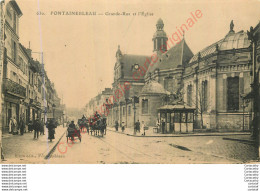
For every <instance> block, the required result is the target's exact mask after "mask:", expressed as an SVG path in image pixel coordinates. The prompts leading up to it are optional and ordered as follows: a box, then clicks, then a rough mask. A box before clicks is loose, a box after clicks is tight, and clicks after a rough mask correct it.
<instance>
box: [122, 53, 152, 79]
mask: <svg viewBox="0 0 260 191" xmlns="http://www.w3.org/2000/svg"><path fill="white" fill-rule="evenodd" d="M146 58H149V57H148V56H143V55H131V54H123V55H122V57H121V59H120V63H121V64H123V68H122V71H123V74H124V77H125V78H133V75H134V72H136V70H135V69H134V65H135V64H138V65H139V67H140V66H142V67H143V68H145V66H144V64H145V60H146ZM143 78H144V77H140V79H143Z"/></svg>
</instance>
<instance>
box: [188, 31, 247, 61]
mask: <svg viewBox="0 0 260 191" xmlns="http://www.w3.org/2000/svg"><path fill="white" fill-rule="evenodd" d="M217 46H218V49H219V50H220V51H224V50H232V49H240V48H248V47H249V46H250V41H249V40H248V36H247V33H246V32H244V31H239V32H237V33H235V32H232V31H230V32H229V33H228V34H227V35H226V36H225V38H223V39H221V40H219V41H217V42H215V43H213V44H211V45H210V46H208V47H206V48H204V49H202V50H201V51H200V52H198V53H197V54H195V55H194V56H193V57H192V58H191V60H190V62H189V63H192V62H194V61H197V60H198V55H199V54H200V55H201V58H203V57H206V56H208V55H210V54H212V53H215V52H216V51H217Z"/></svg>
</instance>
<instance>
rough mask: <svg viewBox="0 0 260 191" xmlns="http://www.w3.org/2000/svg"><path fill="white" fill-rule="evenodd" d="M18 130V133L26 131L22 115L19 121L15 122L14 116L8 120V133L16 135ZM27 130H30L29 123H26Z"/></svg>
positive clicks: (21, 133)
mask: <svg viewBox="0 0 260 191" xmlns="http://www.w3.org/2000/svg"><path fill="white" fill-rule="evenodd" d="M19 131H20V135H23V134H24V133H26V124H25V118H24V117H23V116H21V117H20V120H19V122H17V120H16V118H15V117H13V118H11V119H10V120H9V134H13V135H18V134H19ZM28 132H30V130H29V124H28Z"/></svg>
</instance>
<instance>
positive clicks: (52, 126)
mask: <svg viewBox="0 0 260 191" xmlns="http://www.w3.org/2000/svg"><path fill="white" fill-rule="evenodd" d="M47 128H48V139H50V141H51V142H52V139H55V137H54V134H55V128H56V124H55V122H54V120H53V119H51V120H50V122H49V123H48V124H47Z"/></svg>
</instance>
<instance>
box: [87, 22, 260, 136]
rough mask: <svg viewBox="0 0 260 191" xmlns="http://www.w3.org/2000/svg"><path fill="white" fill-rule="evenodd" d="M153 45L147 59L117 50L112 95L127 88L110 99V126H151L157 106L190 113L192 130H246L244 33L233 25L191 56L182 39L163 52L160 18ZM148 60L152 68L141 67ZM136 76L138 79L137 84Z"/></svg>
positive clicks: (248, 59)
mask: <svg viewBox="0 0 260 191" xmlns="http://www.w3.org/2000/svg"><path fill="white" fill-rule="evenodd" d="M258 25H259V24H258ZM258 25H257V27H255V28H256V29H255V31H259V26H258ZM152 41H153V49H154V54H153V56H152V57H151V56H139V55H129V54H123V53H122V51H121V50H120V47H119V48H118V50H117V52H116V63H115V67H114V83H113V88H112V89H113V90H112V94H113V92H115V91H116V89H117V88H118V87H119V86H122V85H123V84H124V83H126V82H127V83H129V84H130V88H129V89H128V90H127V91H125V92H124V94H123V96H120V98H119V99H118V100H115V99H113V100H114V101H113V102H114V103H113V104H111V105H110V106H111V107H110V112H109V114H108V116H107V118H108V125H109V126H113V125H114V124H115V121H118V122H119V124H121V123H122V122H124V123H125V124H126V126H127V127H131V128H133V126H134V125H133V124H134V122H136V121H137V120H139V121H140V122H141V121H144V122H145V124H147V125H148V126H155V125H156V122H157V120H158V108H160V107H161V106H164V105H173V104H184V105H188V106H189V107H192V108H194V109H195V116H194V119H195V121H194V127H195V128H204V129H218V130H236V131H240V130H249V129H250V126H251V121H252V100H251V99H248V98H247V97H248V94H250V92H251V83H252V79H253V77H252V51H251V44H250V40H248V35H247V33H246V32H245V31H238V32H236V31H235V30H234V24H233V21H232V22H231V23H230V28H229V30H227V34H226V35H225V36H224V37H223V38H222V39H220V40H219V41H217V42H215V43H213V44H212V45H210V46H208V47H205V48H204V49H202V50H201V51H199V52H197V53H196V54H193V52H192V51H191V49H190V48H189V46H188V44H187V42H186V40H185V38H184V36H183V39H182V40H181V41H180V42H179V43H177V44H176V45H175V46H174V47H171V48H170V49H169V50H167V41H168V38H167V34H166V32H165V31H164V23H163V21H162V20H161V19H159V20H158V21H157V24H156V32H155V34H154V36H153V38H152ZM257 50H258V54H259V52H260V51H259V48H258V49H257ZM151 58H154V60H153V61H154V62H153V64H148V65H146V64H147V60H150V62H151V60H152V59H151ZM147 66H148V67H147ZM144 68H146V70H144ZM138 72H139V73H142V75H138V80H136V76H137V75H136V74H137V73H138ZM111 96H113V95H111ZM110 103H111V102H110ZM87 106H88V104H87Z"/></svg>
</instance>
